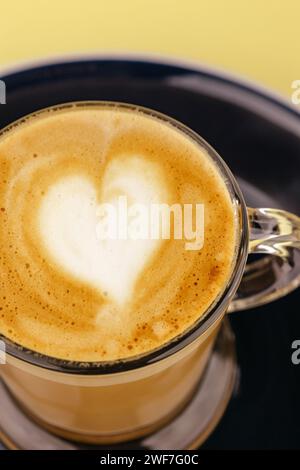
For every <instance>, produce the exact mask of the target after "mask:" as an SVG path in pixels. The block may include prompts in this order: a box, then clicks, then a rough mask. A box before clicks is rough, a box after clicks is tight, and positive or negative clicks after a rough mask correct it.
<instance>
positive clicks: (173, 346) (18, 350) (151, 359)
mask: <svg viewBox="0 0 300 470" xmlns="http://www.w3.org/2000/svg"><path fill="white" fill-rule="evenodd" d="M87 107H96V108H97V107H98V108H99V107H101V108H117V109H122V110H126V111H134V112H140V113H143V114H145V115H146V116H149V117H152V118H154V119H158V120H159V121H162V122H164V123H166V124H168V125H171V127H173V128H175V129H177V130H178V131H179V132H181V133H183V134H184V135H185V136H187V137H188V138H190V139H191V140H192V141H193V142H195V143H196V144H198V145H199V146H200V147H202V148H204V149H205V150H206V152H207V153H208V155H209V157H210V158H211V159H212V160H213V162H214V163H215V164H216V166H217V168H218V170H219V172H220V173H221V176H222V177H223V179H224V181H225V184H226V186H227V188H228V190H229V193H230V197H231V200H232V202H233V204H234V205H235V208H236V214H237V216H238V221H237V224H238V227H237V246H236V251H235V260H234V266H233V268H232V272H231V275H230V278H229V279H228V282H227V284H226V285H225V286H224V289H223V290H222V292H221V293H220V294H219V296H218V297H217V298H216V299H215V300H214V302H213V303H212V304H211V305H210V306H209V308H208V309H207V310H206V311H205V312H204V313H203V314H202V315H201V317H200V318H199V319H198V320H197V321H196V322H195V323H194V324H193V325H191V326H190V327H189V328H188V329H187V330H185V331H184V332H182V333H181V334H179V335H178V336H176V337H175V338H173V339H172V340H170V341H168V342H167V343H164V344H163V345H161V346H160V347H158V348H156V349H154V350H151V351H149V352H146V353H143V354H141V355H138V356H132V357H128V358H124V359H118V360H114V361H99V362H84V361H71V360H67V359H60V358H55V357H53V356H47V355H46V354H42V353H39V352H37V351H34V350H31V349H29V348H26V347H23V346H21V345H20V344H17V343H15V342H13V341H11V340H10V339H8V338H6V337H5V336H4V335H1V334H0V339H2V340H3V341H4V342H5V346H6V354H8V355H10V356H12V357H14V358H16V359H18V360H21V361H24V362H27V363H29V364H32V365H34V366H38V367H41V368H43V369H48V370H52V371H56V372H62V373H68V374H77V375H102V374H113V373H120V372H126V371H130V370H134V369H138V368H141V367H145V366H148V365H151V364H154V363H156V362H158V361H161V360H163V359H166V358H168V357H169V356H171V355H173V354H175V353H177V352H179V351H180V350H182V349H184V348H185V347H187V346H188V345H190V344H192V343H193V342H194V341H195V340H197V338H199V337H200V336H201V335H202V334H203V333H204V332H205V331H207V330H208V328H210V327H211V326H212V325H213V324H214V323H215V322H216V321H217V320H218V319H219V317H220V316H221V315H222V314H223V313H224V312H225V311H226V309H227V306H228V304H229V302H230V300H231V299H232V297H233V295H234V294H235V292H236V290H237V288H238V286H239V283H240V280H241V277H242V275H243V271H244V267H245V264H246V261H247V256H248V242H249V227H248V217H247V208H246V204H245V201H244V197H243V195H242V192H241V190H240V188H239V186H238V184H237V182H236V180H235V178H234V176H233V174H232V173H231V170H230V169H229V167H228V166H227V164H226V163H225V162H224V160H223V159H222V158H221V156H220V155H219V154H218V153H217V151H216V150H215V149H214V148H213V147H212V146H211V145H210V144H209V143H208V142H206V140H205V139H203V137H201V136H200V135H198V134H197V133H196V132H195V131H193V130H192V129H190V128H189V127H187V126H185V125H184V124H182V123H181V122H179V121H177V120H176V119H174V118H171V117H169V116H167V115H165V114H163V113H160V112H159V111H156V110H153V109H150V108H146V107H144V106H139V105H135V104H129V103H122V102H117V101H101V100H93V101H84V100H83V101H72V102H67V103H62V104H58V105H53V106H49V107H46V108H43V109H41V110H37V111H34V112H32V113H30V114H28V115H26V116H23V117H22V118H20V119H18V120H16V121H14V122H13V123H11V124H9V125H7V126H5V127H4V128H3V129H1V130H0V138H1V137H2V136H3V135H5V134H6V133H7V132H10V131H11V130H12V129H14V128H16V127H18V126H19V125H20V126H22V125H23V124H24V123H26V122H27V121H29V120H31V119H35V118H37V117H39V116H40V115H42V114H46V113H51V112H53V113H56V112H59V111H62V112H63V111H65V110H70V109H72V108H87Z"/></svg>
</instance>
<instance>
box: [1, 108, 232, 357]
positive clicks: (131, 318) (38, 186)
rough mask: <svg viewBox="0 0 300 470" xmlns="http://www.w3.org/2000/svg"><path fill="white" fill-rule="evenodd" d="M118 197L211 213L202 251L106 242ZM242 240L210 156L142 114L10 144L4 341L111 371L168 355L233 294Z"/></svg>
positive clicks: (80, 112)
mask: <svg viewBox="0 0 300 470" xmlns="http://www.w3.org/2000/svg"><path fill="white" fill-rule="evenodd" d="M119 196H126V197H127V198H128V200H129V201H130V202H131V203H144V204H151V203H157V204H159V203H165V204H173V203H180V204H186V203H191V204H196V203H202V204H204V207H205V227H204V228H205V241H204V246H203V247H202V249H200V250H192V251H188V250H186V249H185V240H174V239H173V238H171V239H170V240H162V239H159V240H130V239H129V240H99V239H98V238H97V236H96V225H97V209H98V207H99V205H100V204H101V203H103V202H110V203H112V204H114V203H115V201H116V200H117V198H118V197H119ZM235 238H236V223H235V213H234V209H233V206H232V203H231V200H230V196H229V193H228V190H227V188H226V186H225V184H224V182H223V180H222V178H221V176H220V175H219V173H218V170H217V169H216V167H215V165H214V163H213V162H212V161H211V159H210V157H209V156H208V155H207V153H206V151H205V150H204V149H203V148H201V147H200V146H198V145H197V144H196V143H195V142H193V141H192V140H190V139H189V138H188V137H186V136H185V135H184V134H183V133H181V131H179V130H177V129H176V128H175V127H172V126H171V125H169V124H167V123H164V122H161V121H159V120H158V119H157V118H154V117H151V116H148V115H146V114H144V113H143V112H141V111H132V110H127V109H122V108H113V107H107V106H100V105H99V106H92V107H91V106H90V107H89V106H85V107H78V106H77V107H76V106H72V107H69V108H66V109H61V110H59V111H51V112H47V111H45V112H43V113H41V114H39V115H37V116H36V117H33V118H30V119H28V120H27V121H25V122H24V123H22V124H20V125H19V126H17V127H14V128H12V129H11V130H10V131H9V132H6V133H4V134H3V135H2V136H1V137H0V333H1V334H3V335H5V336H6V337H8V338H9V339H11V340H13V341H14V342H16V343H18V344H20V345H22V346H24V347H26V348H29V349H32V350H34V351H38V352H40V353H43V354H47V355H50V356H54V357H57V358H63V359H69V360H75V361H109V360H116V359H120V358H127V357H130V356H134V355H137V354H142V353H146V352H149V351H151V350H153V349H155V348H157V347H159V346H161V345H162V344H164V343H166V342H168V341H170V340H172V339H173V338H175V337H176V336H178V335H180V334H181V333H182V332H184V331H185V330H187V329H188V328H189V327H191V326H192V325H193V324H194V323H195V322H197V320H199V318H200V317H201V316H202V315H203V314H204V313H205V312H206V310H207V309H208V307H209V306H210V305H211V304H212V302H213V301H214V300H215V299H216V298H217V297H218V296H219V295H220V293H221V292H222V291H223V289H224V287H225V286H226V283H227V281H228V278H229V276H230V274H231V271H232V265H233V259H234V253H235V245H236V240H235Z"/></svg>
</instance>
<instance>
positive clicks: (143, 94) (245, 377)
mask: <svg viewBox="0 0 300 470" xmlns="http://www.w3.org/2000/svg"><path fill="white" fill-rule="evenodd" d="M1 78H2V79H4V80H5V82H6V86H7V104H6V105H1V106H0V128H2V127H3V126H5V125H7V124H9V123H10V122H12V121H14V120H16V119H18V118H19V117H22V116H24V115H25V114H28V113H30V112H32V111H34V110H37V109H40V108H43V107H45V106H50V105H53V104H58V103H62V102H67V101H74V100H89V99H97V100H117V101H124V102H128V103H136V104H140V105H143V106H147V107H150V108H153V109H156V110H159V111H161V112H164V113H166V114H168V115H170V116H172V117H175V118H176V119H178V120H180V121H182V122H183V123H184V124H186V125H188V126H189V127H191V128H192V129H194V130H195V131H196V132H198V133H199V134H201V135H202V136H203V137H204V138H205V139H206V140H207V141H208V142H210V143H211V144H212V145H213V146H214V147H215V148H216V149H217V150H218V152H219V153H220V154H221V156H222V157H223V158H224V160H226V161H227V162H228V164H229V166H230V167H231V169H232V170H233V172H234V173H235V175H236V176H237V177H238V179H239V181H240V183H241V187H242V189H243V191H244V194H245V196H246V200H247V202H248V204H251V205H263V206H277V207H281V208H286V209H288V210H291V211H294V212H296V213H297V212H298V213H299V212H300V177H299V174H300V115H299V113H298V112H297V110H296V108H292V107H290V106H289V105H288V103H284V102H283V101H281V100H279V99H277V98H275V97H273V96H271V95H268V94H267V93H265V92H263V91H261V90H258V89H256V88H253V87H252V86H250V85H246V84H243V83H240V82H239V81H237V80H233V79H230V78H227V77H224V76H222V75H220V74H217V73H214V72H211V71H209V70H206V69H202V68H199V67H196V66H195V67H192V66H190V65H189V66H187V65H184V64H183V65H181V64H175V63H168V62H155V61H150V60H149V61H148V60H146V59H145V60H141V59H133V58H131V59H124V58H120V57H119V58H117V57H111V58H108V57H102V58H101V57H96V58H86V59H80V60H79V59H78V60H72V61H70V62H66V61H65V60H64V61H61V62H57V63H52V64H43V65H40V66H35V67H34V66H32V67H29V68H27V69H26V68H24V69H22V70H19V71H14V72H10V73H7V74H5V76H2V77H1ZM299 305H300V291H299V290H298V291H296V292H294V293H292V294H290V295H289V296H287V297H286V298H284V299H282V300H279V301H277V302H275V303H273V304H271V305H267V306H264V307H260V308H259V309H256V310H255V311H246V312H244V313H237V314H234V315H232V317H231V323H232V326H233V329H234V331H235V333H236V337H237V354H238V361H239V364H240V368H241V380H240V387H239V390H238V392H237V394H236V395H235V396H234V397H233V399H232V400H231V403H230V406H229V408H228V410H227V412H226V414H225V416H224V418H223V419H222V421H221V423H220V424H219V426H218V427H217V429H216V430H215V432H214V433H213V434H212V435H211V436H210V438H209V439H208V440H207V441H206V443H205V445H204V447H205V448H218V449H221V448H222V449H228V448H273V449H274V448H300V440H299V435H300V398H299V397H300V380H299V379H300V365H299V366H294V365H293V364H292V362H291V353H292V349H291V344H292V342H293V340H295V339H300V312H299Z"/></svg>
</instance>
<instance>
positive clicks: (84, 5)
mask: <svg viewBox="0 0 300 470" xmlns="http://www.w3.org/2000/svg"><path fill="white" fill-rule="evenodd" d="M85 51H86V52H97V51H100V52H103V51H121V52H122V51H124V52H126V51H131V52H134V51H136V52H143V51H146V52H155V53H161V54H164V55H170V56H173V57H174V56H175V57H183V58H190V59H197V60H199V61H200V62H204V63H205V64H208V65H213V66H216V67H218V68H221V69H225V70H227V71H230V72H234V73H238V74H240V75H242V76H245V77H247V78H250V79H254V80H256V81H257V82H260V83H262V84H263V85H266V86H268V87H269V88H273V89H274V90H277V91H279V92H280V93H281V94H284V95H286V96H290V95H291V82H292V81H293V80H295V79H300V57H299V53H300V1H299V0H252V1H250V0H177V1H176V0H51V1H50V0H18V1H17V0H7V1H4V0H0V66H3V65H7V64H9V63H16V62H18V61H19V60H27V59H34V58H41V57H42V58H45V57H47V56H51V55H57V54H60V53H64V54H65V53H69V52H72V53H74V52H75V53H76V52H85Z"/></svg>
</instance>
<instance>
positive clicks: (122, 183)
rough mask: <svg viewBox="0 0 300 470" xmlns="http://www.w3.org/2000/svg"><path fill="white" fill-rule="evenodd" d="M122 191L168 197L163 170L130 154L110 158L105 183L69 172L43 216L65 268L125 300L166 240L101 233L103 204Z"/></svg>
mask: <svg viewBox="0 0 300 470" xmlns="http://www.w3.org/2000/svg"><path fill="white" fill-rule="evenodd" d="M120 195H122V196H126V197H127V200H128V201H130V204H135V203H142V204H152V203H163V202H166V201H167V200H168V190H167V188H166V183H165V182H164V178H163V174H162V170H161V169H160V168H159V167H158V166H157V164H156V163H153V162H151V161H149V160H148V161H146V160H144V159H143V158H142V157H141V156H127V157H126V156H125V157H124V158H123V157H122V158H121V157H119V158H117V159H114V160H112V161H111V162H109V163H108V165H107V166H106V169H105V172H104V175H103V179H102V185H101V187H100V188H96V187H95V186H94V184H93V183H92V182H91V181H90V180H89V179H88V178H87V177H86V176H82V175H73V176H68V177H64V178H63V179H60V180H59V181H58V182H56V183H54V184H53V185H52V186H51V187H50V189H49V190H48V192H47V193H46V194H45V196H44V198H43V201H42V203H41V206H40V211H39V217H38V221H39V230H40V234H41V237H42V240H43V243H44V245H45V247H46V248H47V250H48V252H49V253H50V255H51V256H52V258H53V259H54V260H55V262H56V263H57V264H58V265H59V266H60V267H61V268H63V269H64V270H65V271H66V272H67V273H69V274H70V275H72V276H74V277H76V278H78V279H79V280H81V281H84V282H86V283H89V284H90V285H91V286H93V287H95V288H96V289H98V290H99V291H101V292H102V293H103V294H104V295H107V296H108V298H111V299H113V301H114V302H115V303H116V304H118V305H124V304H126V302H128V301H129V300H130V298H131V297H132V293H133V290H134V286H135V283H136V281H137V280H138V278H139V276H140V274H141V272H142V270H143V267H144V266H145V265H146V264H147V262H148V261H149V260H150V258H151V256H152V255H153V254H154V253H155V251H156V250H157V249H158V248H159V246H160V244H161V240H132V239H126V240H119V239H116V240H101V239H99V237H97V230H96V227H97V223H99V219H98V218H97V212H98V208H99V204H101V203H102V202H105V203H111V204H113V205H116V204H117V197H118V196H120Z"/></svg>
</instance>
